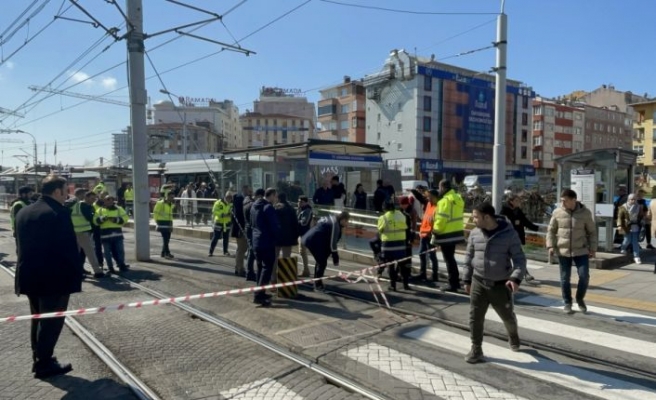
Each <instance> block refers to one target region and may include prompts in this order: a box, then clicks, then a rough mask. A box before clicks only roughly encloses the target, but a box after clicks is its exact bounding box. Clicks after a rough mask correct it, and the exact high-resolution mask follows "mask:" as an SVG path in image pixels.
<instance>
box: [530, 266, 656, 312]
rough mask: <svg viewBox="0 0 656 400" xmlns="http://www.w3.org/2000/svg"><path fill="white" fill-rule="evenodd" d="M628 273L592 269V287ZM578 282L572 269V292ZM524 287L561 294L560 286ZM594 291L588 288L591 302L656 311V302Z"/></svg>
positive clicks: (543, 292) (588, 298)
mask: <svg viewBox="0 0 656 400" xmlns="http://www.w3.org/2000/svg"><path fill="white" fill-rule="evenodd" d="M628 275H629V273H628V272H621V271H605V270H590V287H594V286H603V285H605V284H607V283H610V282H612V281H616V280H618V279H621V278H624V277H626V276H628ZM577 283H578V276H576V271H572V294H575V293H576V284H577ZM522 288H523V289H524V290H525V291H527V292H532V293H536V294H543V295H548V296H554V297H557V298H560V296H561V293H560V286H547V285H541V286H537V287H533V286H529V285H522ZM593 290H594V289H592V291H593ZM592 291H591V290H588V293H587V294H586V296H585V299H586V300H587V302H589V303H599V304H605V305H611V306H616V307H623V308H631V309H634V310H640V311H648V312H654V313H656V302H650V301H644V300H635V299H630V298H625V297H614V296H606V295H602V294H596V293H593V292H592Z"/></svg>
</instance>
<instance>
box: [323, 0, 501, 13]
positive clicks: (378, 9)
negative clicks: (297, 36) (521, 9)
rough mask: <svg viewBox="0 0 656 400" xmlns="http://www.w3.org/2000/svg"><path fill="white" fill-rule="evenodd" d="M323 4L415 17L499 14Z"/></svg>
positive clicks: (331, 2)
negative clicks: (413, 15) (412, 15)
mask: <svg viewBox="0 0 656 400" xmlns="http://www.w3.org/2000/svg"><path fill="white" fill-rule="evenodd" d="M319 1H321V2H322V3H329V4H334V5H338V6H344V7H353V8H363V9H367V10H376V11H387V12H394V13H401V14H415V15H497V14H498V13H493V12H435V11H412V10H400V9H395V8H386V7H378V6H367V5H364V4H354V3H344V2H341V1H335V0H319Z"/></svg>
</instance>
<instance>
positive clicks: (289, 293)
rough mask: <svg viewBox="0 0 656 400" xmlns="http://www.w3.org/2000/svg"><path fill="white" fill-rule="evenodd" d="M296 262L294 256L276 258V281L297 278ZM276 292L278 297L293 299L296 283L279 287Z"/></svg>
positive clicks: (280, 281) (296, 289) (293, 280)
mask: <svg viewBox="0 0 656 400" xmlns="http://www.w3.org/2000/svg"><path fill="white" fill-rule="evenodd" d="M297 263H298V261H297V259H296V257H285V258H279V259H278V271H277V272H276V276H277V278H278V283H286V282H295V281H296V280H298V270H297ZM277 293H278V297H284V298H286V299H293V298H295V297H296V295H298V287H296V285H290V286H283V287H279V288H278V290H277Z"/></svg>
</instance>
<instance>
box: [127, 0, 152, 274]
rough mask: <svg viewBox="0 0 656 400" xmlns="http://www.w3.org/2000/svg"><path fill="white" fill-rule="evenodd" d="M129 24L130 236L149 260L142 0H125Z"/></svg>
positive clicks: (139, 258) (138, 256)
mask: <svg viewBox="0 0 656 400" xmlns="http://www.w3.org/2000/svg"><path fill="white" fill-rule="evenodd" d="M126 6H127V18H128V22H129V25H128V26H130V27H131V29H130V31H129V32H128V34H127V45H128V55H129V58H128V64H129V74H130V105H131V106H130V124H131V126H132V184H133V187H134V239H135V257H136V259H137V261H148V260H150V190H149V187H148V138H147V133H146V103H147V102H148V96H147V94H146V73H145V68H144V52H145V48H144V34H143V5H142V0H126Z"/></svg>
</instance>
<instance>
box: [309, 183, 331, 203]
mask: <svg viewBox="0 0 656 400" xmlns="http://www.w3.org/2000/svg"><path fill="white" fill-rule="evenodd" d="M312 202H313V203H314V205H315V206H328V207H332V206H334V205H335V194H334V193H333V189H332V187H331V186H330V185H329V184H328V181H326V182H324V184H323V186H321V187H320V188H317V190H315V191H314V196H312Z"/></svg>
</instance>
